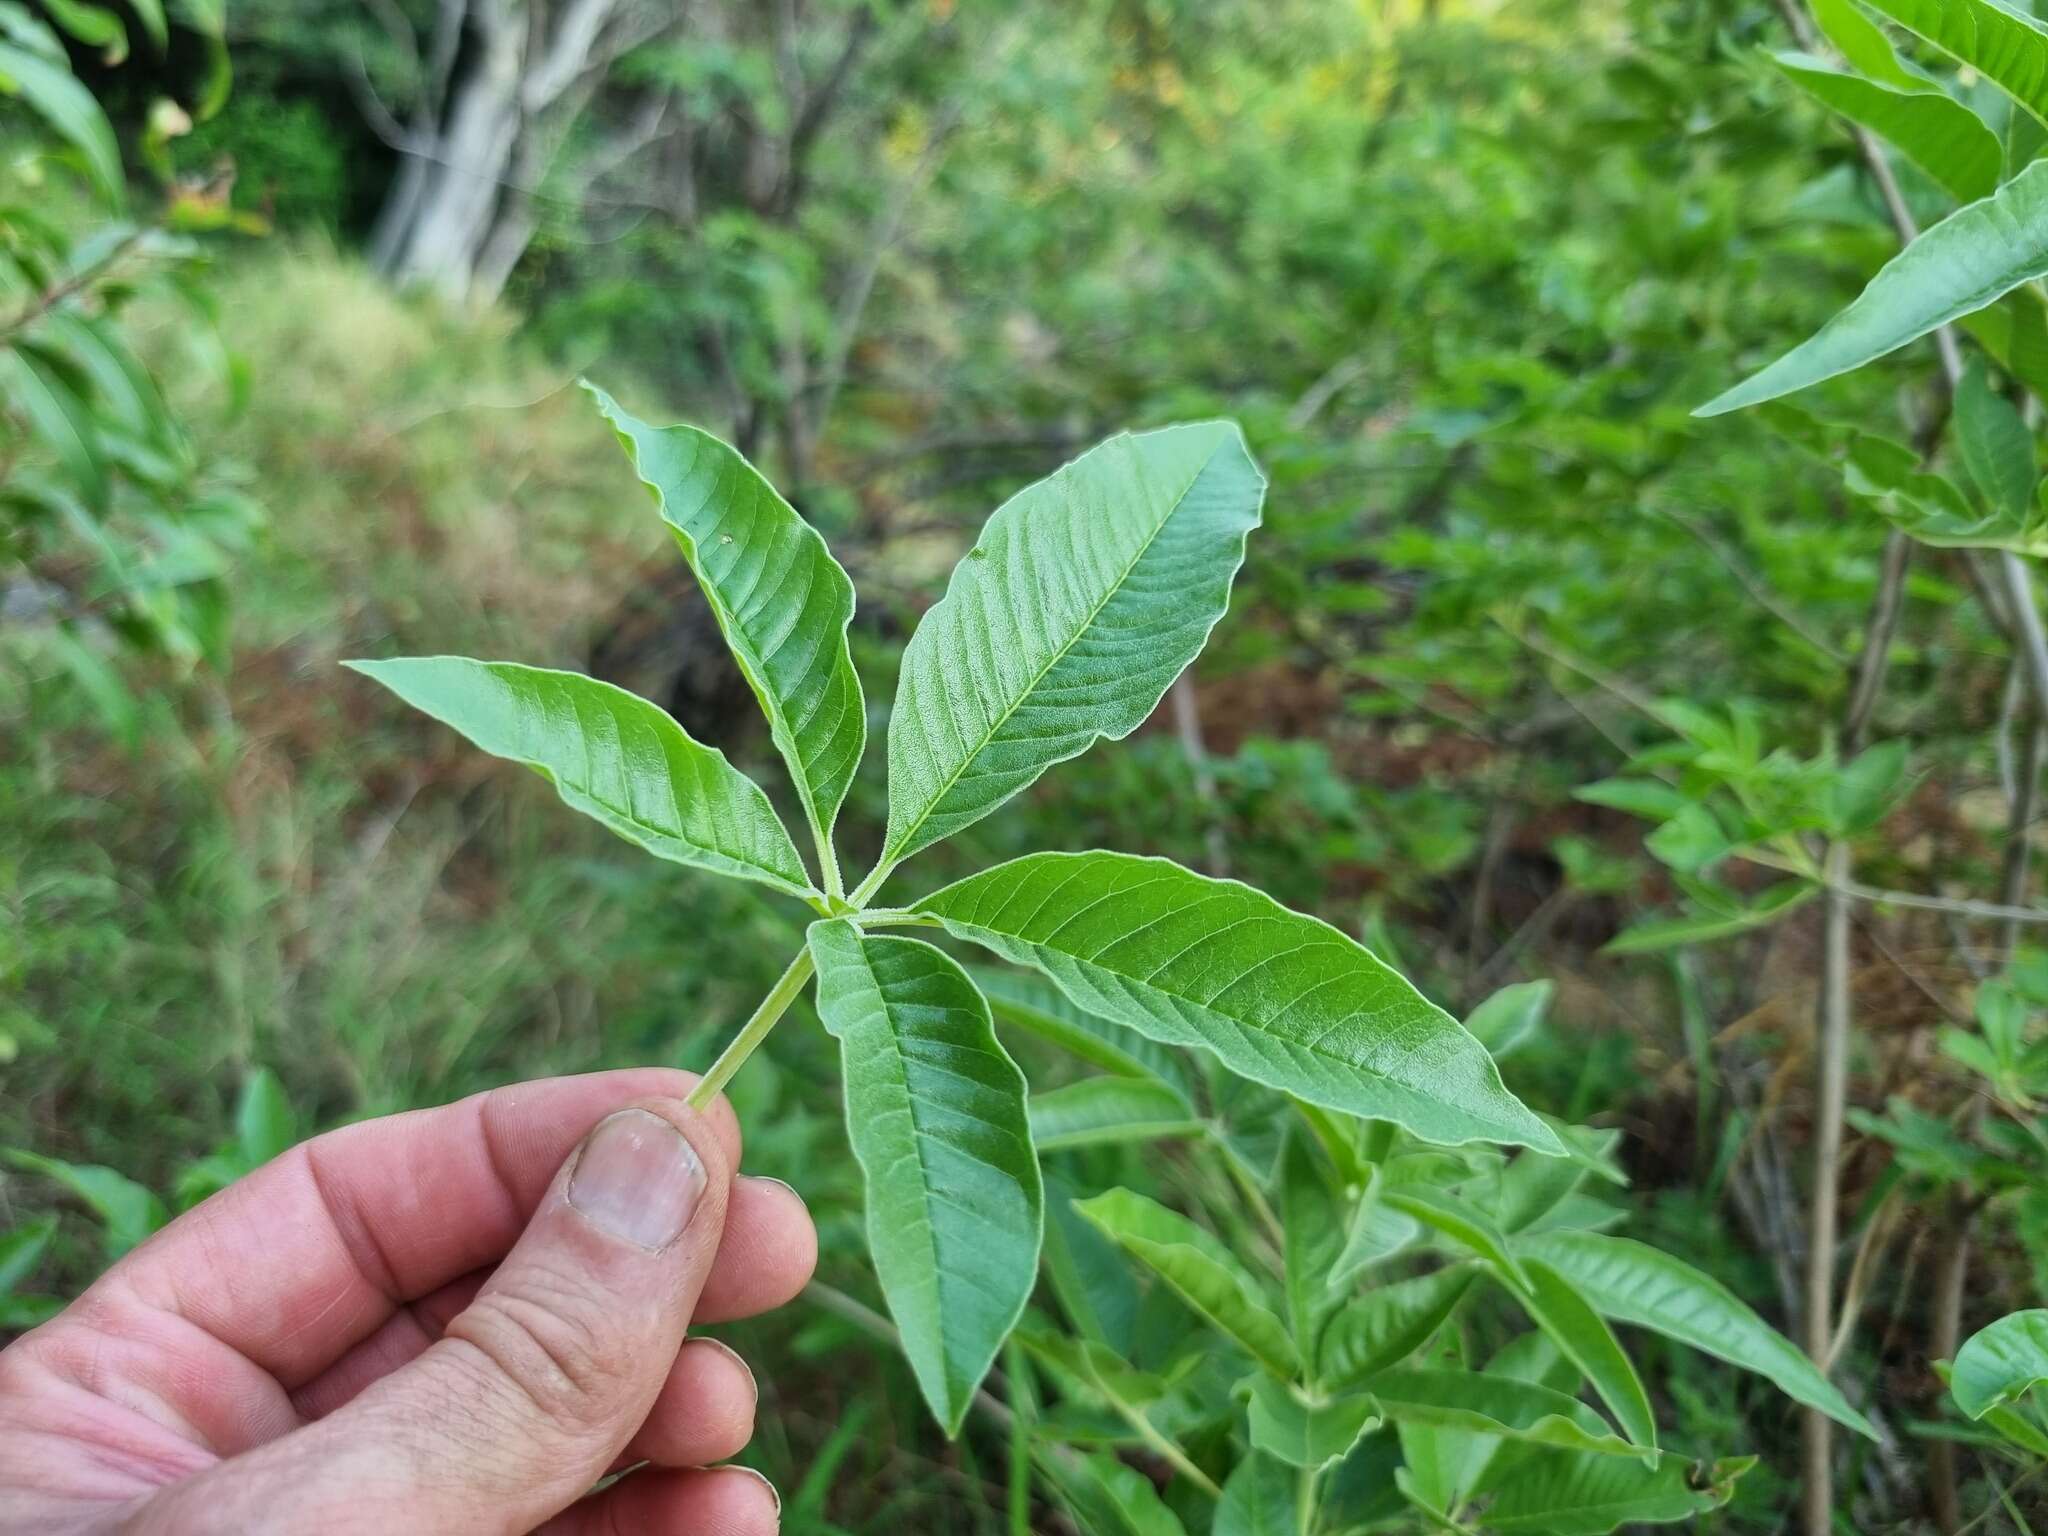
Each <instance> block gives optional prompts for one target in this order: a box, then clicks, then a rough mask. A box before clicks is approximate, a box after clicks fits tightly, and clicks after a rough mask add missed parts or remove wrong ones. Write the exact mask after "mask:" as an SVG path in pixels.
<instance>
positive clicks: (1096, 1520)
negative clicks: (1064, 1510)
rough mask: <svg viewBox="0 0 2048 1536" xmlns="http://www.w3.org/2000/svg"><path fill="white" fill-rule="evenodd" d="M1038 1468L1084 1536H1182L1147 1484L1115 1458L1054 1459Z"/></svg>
mask: <svg viewBox="0 0 2048 1536" xmlns="http://www.w3.org/2000/svg"><path fill="white" fill-rule="evenodd" d="M1040 1464H1041V1465H1042V1466H1043V1467H1044V1468H1045V1470H1046V1472H1047V1474H1048V1475H1049V1476H1050V1477H1051V1479H1052V1482H1053V1486H1054V1487H1056V1488H1057V1489H1058V1490H1059V1492H1060V1496H1061V1497H1062V1498H1063V1499H1064V1500H1065V1501H1066V1503H1067V1506H1068V1508H1069V1509H1071V1510H1072V1511H1073V1514H1074V1517H1075V1518H1076V1519H1077V1520H1078V1521H1080V1523H1081V1527H1082V1529H1083V1530H1085V1531H1087V1533H1088V1536H1187V1527H1185V1526H1184V1525H1182V1524H1181V1523H1180V1517H1179V1516H1178V1515H1176V1514H1174V1512H1173V1511H1172V1510H1170V1509H1168V1508H1167V1507H1166V1503H1165V1501H1164V1500H1163V1499H1161V1498H1160V1497H1159V1490H1158V1489H1156V1488H1154V1487H1153V1486H1152V1481H1151V1479H1150V1478H1148V1477H1146V1476H1145V1475H1144V1473H1142V1472H1139V1471H1137V1470H1136V1469H1135V1468H1132V1467H1127V1466H1125V1465H1124V1464H1123V1463H1122V1462H1120V1461H1118V1460H1117V1459H1116V1458H1115V1457H1114V1456H1103V1455H1097V1456H1062V1455H1058V1454H1055V1455H1052V1456H1048V1457H1046V1458H1045V1459H1044V1460H1043V1461H1042V1462H1041V1463H1040Z"/></svg>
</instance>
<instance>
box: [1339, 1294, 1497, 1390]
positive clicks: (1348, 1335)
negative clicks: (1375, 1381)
mask: <svg viewBox="0 0 2048 1536" xmlns="http://www.w3.org/2000/svg"><path fill="white" fill-rule="evenodd" d="M1478 1273H1479V1272H1478V1270H1477V1269H1476V1268H1475V1267H1473V1266H1471V1265H1462V1264H1453V1265H1450V1266H1449V1267H1447V1268H1444V1269H1438V1270H1432V1271H1431V1272H1430V1273H1429V1274H1426V1275H1418V1276H1417V1277H1415V1278H1414V1279H1412V1280H1399V1281H1396V1282H1395V1283H1394V1284H1392V1285H1382V1286H1379V1287H1377V1288H1375V1289H1374V1290H1372V1291H1369V1292H1368V1293H1366V1295H1364V1296H1362V1297H1360V1298H1359V1299H1358V1300H1356V1301H1354V1302H1352V1303H1351V1304H1350V1305H1348V1306H1347V1307H1345V1308H1344V1310H1343V1311H1341V1312H1339V1313H1338V1314H1337V1315H1336V1316H1335V1317H1333V1318H1331V1319H1330V1322H1329V1326H1328V1327H1326V1328H1325V1329H1324V1330H1323V1340H1322V1358H1321V1361H1320V1367H1321V1369H1320V1374H1321V1377H1322V1379H1323V1381H1324V1383H1325V1384H1326V1385H1328V1386H1330V1387H1332V1388H1339V1389H1341V1388H1349V1387H1357V1386H1363V1385H1365V1384H1367V1383H1368V1382H1369V1381H1370V1380H1371V1378H1372V1377H1373V1375H1374V1374H1375V1373H1376V1372H1379V1371H1383V1370H1385V1369H1386V1368H1387V1367H1388V1366H1390V1365H1392V1364H1394V1363H1395V1362H1396V1361H1398V1360H1405V1359H1406V1358H1407V1357H1408V1356H1409V1355H1412V1354H1413V1353H1415V1351H1416V1350H1418V1349H1420V1348H1421V1347H1422V1346H1423V1345H1424V1344H1426V1343H1428V1342H1429V1339H1430V1336H1431V1335H1432V1334H1434V1333H1435V1332H1436V1331H1437V1329H1439V1328H1441V1327H1442V1326H1443V1325H1444V1321H1445V1319H1447V1318H1448V1317H1449V1316H1450V1315H1451V1313H1452V1312H1454V1311H1455V1310H1456V1309H1457V1306H1458V1303H1459V1302H1460V1301H1463V1300H1464V1299H1465V1292H1466V1291H1468V1290H1470V1289H1471V1287H1472V1282H1473V1281H1474V1280H1475V1279H1477V1278H1478Z"/></svg>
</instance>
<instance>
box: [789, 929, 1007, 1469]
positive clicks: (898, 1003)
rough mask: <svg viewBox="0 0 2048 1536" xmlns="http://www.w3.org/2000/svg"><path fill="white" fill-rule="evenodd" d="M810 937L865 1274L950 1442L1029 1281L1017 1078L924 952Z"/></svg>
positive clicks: (861, 939) (954, 968) (819, 934)
mask: <svg viewBox="0 0 2048 1536" xmlns="http://www.w3.org/2000/svg"><path fill="white" fill-rule="evenodd" d="M809 942H810V947H811V954H812V955H813V957H814V958H815V959H816V961H817V966H818V1014H819V1017H821V1018H822V1019H823V1020H824V1021H825V1027H826V1028H827V1029H828V1030H830V1031H831V1032H832V1035H833V1036H834V1038H836V1039H837V1040H838V1041H839V1045H840V1063H841V1070H842V1071H843V1072H844V1074H845V1081H846V1123H847V1131H848V1134H849V1136H850V1138H851V1140H852V1143H853V1150H854V1156H855V1157H856V1158H857V1159H858V1160H859V1162H860V1165H861V1171H862V1173H863V1174H864V1175H865V1176H866V1182H867V1230H868V1246H869V1249H870V1250H871V1251H872V1253H873V1254H874V1260H875V1272H876V1274H877V1276H878V1277H879V1278H880V1280H881V1283H882V1294H883V1295H884V1296H885V1297H886V1298H887V1299H888V1303H889V1312H890V1315H891V1316H892V1317H894V1318H895V1320H896V1326H897V1329H898V1330H899V1332H900V1333H901V1334H902V1338H903V1350H904V1353H905V1354H906V1355H908V1356H909V1358H910V1364H911V1368H912V1370H913V1371H914V1372H915V1373H916V1375H917V1381H918V1385H919V1387H921V1388H922V1389H923V1391H924V1395H925V1401H926V1402H928V1403H929V1404H930V1405H931V1409H932V1412H933V1413H934V1414H935V1415H937V1417H938V1420H939V1422H940V1423H941V1424H943V1425H944V1426H945V1427H946V1430H947V1432H948V1433H954V1432H957V1431H958V1429H959V1427H960V1422H961V1420H962V1419H963V1418H965V1417H966V1414H967V1409H968V1405H969V1403H970V1402H971V1400H972V1398H973V1395H974V1389H975V1388H976V1387H977V1386H978V1385H979V1384H980V1382H981V1379H982V1377H983V1376H985V1375H987V1374H988V1368H989V1366H990V1364H991V1363H992V1362H993V1361H994V1359H995V1356H996V1351H997V1350H998V1349H999V1348H1000V1347H1001V1346H1002V1342H1003V1338H1004V1336H1005V1335H1007V1334H1008V1333H1009V1331H1010V1329H1011V1328H1012V1327H1013V1326H1014V1325H1015V1324H1016V1321H1017V1319H1018V1317H1019V1316H1020V1315H1021V1314H1022V1312H1023V1310H1024V1303H1025V1301H1026V1300H1027V1299H1029V1297H1030V1295H1031V1288H1032V1285H1033V1283H1034V1282H1035V1281H1036V1279H1037V1272H1038V1248H1039V1239H1040V1233H1041V1229H1042V1226H1043V1220H1044V1208H1043V1195H1042V1192H1041V1189H1040V1185H1039V1175H1038V1159H1037V1157H1036V1155H1035V1154H1034V1153H1033V1151H1032V1147H1031V1132H1030V1127H1029V1125H1028V1124H1027V1123H1026V1119H1025V1108H1024V1075H1023V1074H1022V1073H1021V1072H1019V1071H1018V1070H1017V1067H1016V1064H1015V1063H1014V1062H1012V1061H1011V1060H1010V1058H1009V1057H1008V1056H1007V1055H1006V1054H1005V1053H1004V1051H1003V1048H1002V1046H1001V1044H1000V1043H998V1041H997V1040H996V1036H995V1030H994V1028H993V1027H992V1026H991V1025H990V1023H989V1016H988V1005H987V1004H986V1003H984V1002H983V1001H982V998H981V994H980V993H978V992H976V991H975V990H974V985H973V983H972V982H970V981H969V980H968V979H967V974H966V972H964V971H962V970H961V969H960V967H959V966H958V965H956V964H955V963H954V962H953V961H952V960H951V959H949V958H948V957H947V956H946V955H944V954H942V953H940V952H939V951H938V950H936V949H933V948H932V947H931V946H930V945H929V944H925V943H921V942H920V941H918V940H916V939H904V938H897V937H893V936H888V935H873V934H868V935H863V934H862V933H860V932H859V930H857V929H856V928H854V926H853V925H852V924H851V923H848V922H846V921H844V920H843V919H835V920H833V921H829V922H822V923H813V924H812V925H811V930H810V941H809Z"/></svg>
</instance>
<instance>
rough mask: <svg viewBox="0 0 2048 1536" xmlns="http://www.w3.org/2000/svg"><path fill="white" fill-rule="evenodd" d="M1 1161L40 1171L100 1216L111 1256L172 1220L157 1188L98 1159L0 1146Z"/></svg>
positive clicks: (102, 1237)
mask: <svg viewBox="0 0 2048 1536" xmlns="http://www.w3.org/2000/svg"><path fill="white" fill-rule="evenodd" d="M0 1162H7V1163H12V1164H13V1165H14V1166H15V1167H17V1168H20V1169H22V1170H23V1171H24V1172H27V1173H39V1174H41V1175H42V1176H43V1177H44V1178H46V1179H49V1180H51V1181H52V1182H54V1183H57V1184H61V1185H62V1186H63V1187H64V1188H65V1189H67V1190H68V1191H70V1192H71V1194H72V1195H74V1196H75V1197H76V1198H77V1199H78V1200H79V1201H81V1202H82V1203H83V1204H84V1205H85V1206H86V1207H87V1208H88V1209H89V1210H91V1211H92V1213H93V1214H94V1215H95V1216H97V1217H98V1218H99V1220H100V1226H101V1227H102V1228H103V1231H102V1232H101V1241H102V1242H103V1243H104V1245H105V1247H106V1254H107V1258H108V1259H109V1260H113V1259H118V1258H119V1257H121V1255H122V1254H124V1253H126V1252H127V1251H128V1250H129V1249H130V1248H133V1247H134V1246H135V1245H136V1244H137V1243H139V1242H141V1241H142V1240H143V1239H144V1238H145V1237H148V1236H149V1235H150V1233H152V1232H154V1231H156V1229H157V1228H158V1227H161V1226H162V1225H163V1224H164V1223H165V1222H166V1221H168V1220H170V1212H169V1211H167V1210H165V1209H164V1203H163V1201H161V1200H159V1199H158V1198H157V1196H156V1194H155V1192H154V1191H152V1190H149V1189H145V1188H144V1187H143V1186H142V1185H140V1184H138V1183H136V1182H135V1181H134V1180H133V1179H131V1178H129V1177H128V1176H127V1175H126V1174H122V1173H117V1172H115V1171H114V1170H113V1169H112V1168H103V1167H101V1166H100V1165H99V1164H97V1163H66V1162H61V1161H59V1160H58V1159H57V1158H54V1157H44V1156H43V1155H42V1154H41V1153H38V1152H24V1151H19V1150H16V1149H14V1148H12V1147H0Z"/></svg>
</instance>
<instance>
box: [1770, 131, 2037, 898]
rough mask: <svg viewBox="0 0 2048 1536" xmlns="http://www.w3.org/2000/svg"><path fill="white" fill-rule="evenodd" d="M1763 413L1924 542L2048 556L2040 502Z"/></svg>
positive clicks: (1836, 431) (1788, 409) (1894, 445)
mask: <svg viewBox="0 0 2048 1536" xmlns="http://www.w3.org/2000/svg"><path fill="white" fill-rule="evenodd" d="M2041 163H2042V164H2043V165H2048V161H2043V162H2041ZM1763 416H1764V420H1765V421H1766V422H1767V423H1768V424H1769V425H1770V426H1771V428H1772V429H1773V430H1774V431H1776V432H1778V433H1780V434H1782V435H1783V436H1784V437H1785V438H1786V439H1787V440H1788V441H1790V442H1792V443H1795V444H1796V445H1798V446H1799V447H1800V448H1802V449H1804V450H1805V451H1807V452H1808V453H1811V454H1813V455H1814V456H1815V457H1817V458H1820V459H1821V460H1823V461H1824V462H1827V463H1829V464H1832V465H1835V466H1837V467H1839V468H1840V469H1841V472H1842V487H1843V489H1845V490H1846V491H1848V492H1849V494H1850V495H1852V496H1855V497H1856V498H1857V499H1858V500H1861V501H1864V502H1866V503H1868V504H1869V505H1870V506H1872V507H1874V508H1875V509H1876V510H1877V511H1878V512H1879V513H1880V514H1881V515H1882V516H1884V517H1885V518H1887V519H1888V520H1889V521H1891V522H1892V523H1895V524H1896V525H1897V526H1898V527H1899V528H1900V529H1902V530H1903V531H1904V532H1906V533H1908V534H1910V535H1911V536H1912V537H1914V538H1915V539H1918V540H1919V541H1920V542H1921V543H1923V544H1931V545H1934V546H1936V547H1938V548H1955V549H2010V550H2013V551H2015V552H2016V553H2019V554H2030V555H2042V554H2048V512H2044V511H2043V509H2042V508H2041V507H2039V506H2038V505H2036V504H2033V503H2031V502H2030V503H2028V504H2027V505H2025V506H2022V507H2020V508H2019V509H2018V510H2017V511H2015V512H2007V511H2005V510H2002V509H2001V508H1999V507H1996V506H1993V505H1988V504H1986V505H1980V504H1978V503H1976V502H1973V501H1972V500H1970V498H1969V497H1967V496H1965V495H1964V494H1963V491H1962V488H1961V487H1960V486H1958V485H1956V484H1955V483H1954V482H1953V481H1951V480H1949V479H1948V478H1947V477H1946V476H1943V475H1939V474H1935V473H1933V472H1931V471H1929V470H1926V469H1923V468H1922V467H1921V463H1920V456H1919V455H1918V454H1916V453H1915V452H1914V451H1913V450H1912V449H1911V448H1909V447H1907V446H1906V445H1905V444H1904V443H1901V442H1896V441H1894V440H1893V439H1891V438H1888V437H1879V436H1877V435H1875V434H1873V433H1869V432H1862V431H1859V430H1857V429H1856V428H1855V427H1852V426H1844V425H1841V424H1839V423H1835V422H1825V421H1821V420H1819V419H1818V418H1816V417H1813V416H1809V415H1808V414H1806V413H1805V412H1804V411H1801V410H1798V409H1797V408H1795V407H1792V406H1788V405H1782V404H1777V405H1768V406H1766V407H1765V408H1764V411H1763ZM1774 889H1775V888H1774Z"/></svg>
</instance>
